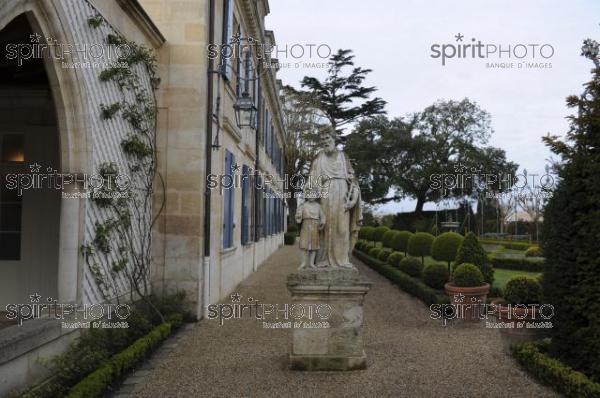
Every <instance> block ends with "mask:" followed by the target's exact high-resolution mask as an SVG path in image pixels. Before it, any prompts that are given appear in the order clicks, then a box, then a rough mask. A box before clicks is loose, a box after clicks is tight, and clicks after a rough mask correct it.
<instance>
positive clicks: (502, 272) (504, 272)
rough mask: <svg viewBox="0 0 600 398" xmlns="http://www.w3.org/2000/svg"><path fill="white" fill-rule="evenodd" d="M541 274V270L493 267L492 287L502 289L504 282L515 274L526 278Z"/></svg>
mask: <svg viewBox="0 0 600 398" xmlns="http://www.w3.org/2000/svg"><path fill="white" fill-rule="evenodd" d="M540 275H542V273H541V272H527V271H516V270H512V269H502V268H494V287H499V288H501V289H504V286H505V285H506V282H508V281H509V280H511V279H512V278H514V277H516V276H526V277H528V278H537V277H539V276H540Z"/></svg>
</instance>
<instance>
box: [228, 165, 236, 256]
mask: <svg viewBox="0 0 600 398" xmlns="http://www.w3.org/2000/svg"><path fill="white" fill-rule="evenodd" d="M234 163H235V156H233V153H232V154H231V165H232V166H233V164H234ZM231 175H232V176H233V171H232V172H231ZM229 192H230V194H229V213H230V215H229V220H230V223H231V227H230V228H229V242H230V246H233V228H234V227H235V223H234V213H235V189H234V188H233V187H232V188H230V189H229Z"/></svg>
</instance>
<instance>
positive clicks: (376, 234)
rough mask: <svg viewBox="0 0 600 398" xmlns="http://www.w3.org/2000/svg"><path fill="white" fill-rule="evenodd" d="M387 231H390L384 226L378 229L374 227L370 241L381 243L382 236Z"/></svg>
mask: <svg viewBox="0 0 600 398" xmlns="http://www.w3.org/2000/svg"><path fill="white" fill-rule="evenodd" d="M389 230H390V229H389V228H388V227H386V226H384V225H382V226H380V227H375V229H374V230H373V232H372V233H371V240H373V241H375V242H381V241H382V240H383V235H384V234H385V233H386V232H388V231H389Z"/></svg>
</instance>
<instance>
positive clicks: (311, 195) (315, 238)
mask: <svg viewBox="0 0 600 398" xmlns="http://www.w3.org/2000/svg"><path fill="white" fill-rule="evenodd" d="M296 222H298V223H302V227H301V229H300V249H301V250H302V251H303V252H304V254H303V256H302V264H300V268H299V269H303V268H314V267H315V258H316V255H317V251H318V250H319V248H320V242H319V231H321V230H323V227H324V226H325V214H324V213H323V210H322V209H321V205H319V202H318V192H315V191H312V192H311V191H306V193H305V195H304V202H302V203H301V204H299V205H298V208H297V209H296Z"/></svg>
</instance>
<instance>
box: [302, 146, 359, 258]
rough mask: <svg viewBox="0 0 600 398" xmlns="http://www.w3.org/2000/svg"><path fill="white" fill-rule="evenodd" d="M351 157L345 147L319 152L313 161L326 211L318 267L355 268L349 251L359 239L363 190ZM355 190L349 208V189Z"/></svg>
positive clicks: (311, 173)
mask: <svg viewBox="0 0 600 398" xmlns="http://www.w3.org/2000/svg"><path fill="white" fill-rule="evenodd" d="M353 174H354V172H353V170H352V166H351V165H350V162H349V161H348V158H347V157H346V155H345V154H344V152H342V151H335V152H334V153H333V154H331V155H328V154H327V153H326V152H325V151H321V152H319V153H318V154H317V156H316V157H315V159H314V160H313V162H312V164H311V169H310V176H311V181H312V182H313V184H314V183H315V182H316V181H322V182H323V183H322V184H321V185H323V186H322V187H319V188H320V191H321V198H320V204H321V209H322V210H323V212H324V213H325V220H326V222H325V228H323V230H322V231H321V232H320V241H321V242H320V249H319V251H318V253H317V258H316V264H317V266H318V267H346V268H353V266H352V264H351V263H350V252H351V251H352V246H353V245H354V242H355V241H356V233H357V231H358V223H359V221H360V219H361V206H360V190H359V189H358V184H357V183H356V181H355V180H352V179H351V178H352V176H353ZM352 185H354V188H352V189H353V190H354V191H353V192H354V200H353V201H352V202H354V205H353V207H352V208H351V209H349V210H346V209H345V205H346V202H347V200H348V199H349V195H348V193H349V191H350V189H351V187H352Z"/></svg>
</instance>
